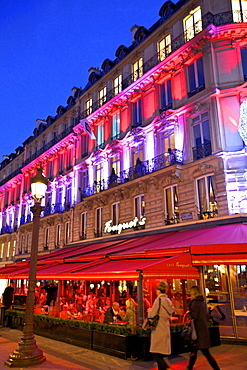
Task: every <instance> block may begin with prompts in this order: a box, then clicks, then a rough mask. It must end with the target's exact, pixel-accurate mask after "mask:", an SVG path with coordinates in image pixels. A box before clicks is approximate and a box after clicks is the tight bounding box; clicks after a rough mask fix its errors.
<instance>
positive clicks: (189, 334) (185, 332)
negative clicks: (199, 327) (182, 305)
mask: <svg viewBox="0 0 247 370" xmlns="http://www.w3.org/2000/svg"><path fill="white" fill-rule="evenodd" d="M188 312H189V311H187V312H186V313H185V314H184V317H183V322H182V324H183V327H182V331H181V334H180V335H181V337H182V338H183V339H184V340H186V341H195V340H197V334H196V329H195V324H194V320H193V319H191V320H190V321H189V322H185V320H186V316H187V313H188Z"/></svg>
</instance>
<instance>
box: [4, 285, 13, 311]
mask: <svg viewBox="0 0 247 370" xmlns="http://www.w3.org/2000/svg"><path fill="white" fill-rule="evenodd" d="M13 299H14V283H12V282H11V283H10V285H9V286H7V287H6V288H5V290H4V293H3V305H4V306H5V308H6V309H7V310H8V309H9V308H10V307H11V305H12V303H13Z"/></svg>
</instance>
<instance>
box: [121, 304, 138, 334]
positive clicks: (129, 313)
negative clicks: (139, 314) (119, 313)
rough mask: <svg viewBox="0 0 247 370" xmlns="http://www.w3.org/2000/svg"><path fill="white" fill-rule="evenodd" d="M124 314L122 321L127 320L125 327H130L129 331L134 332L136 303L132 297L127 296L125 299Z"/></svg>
mask: <svg viewBox="0 0 247 370" xmlns="http://www.w3.org/2000/svg"><path fill="white" fill-rule="evenodd" d="M125 305H126V314H125V316H124V321H128V325H127V327H129V328H130V329H131V333H132V334H135V333H136V304H135V301H134V299H133V298H129V299H127V300H126V301H125Z"/></svg>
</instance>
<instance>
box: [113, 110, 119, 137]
mask: <svg viewBox="0 0 247 370" xmlns="http://www.w3.org/2000/svg"><path fill="white" fill-rule="evenodd" d="M119 138H120V112H118V113H116V114H114V116H113V117H112V138H111V139H112V140H116V139H119Z"/></svg>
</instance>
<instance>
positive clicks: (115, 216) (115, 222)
mask: <svg viewBox="0 0 247 370" xmlns="http://www.w3.org/2000/svg"><path fill="white" fill-rule="evenodd" d="M118 224H119V202H117V203H113V204H112V225H118Z"/></svg>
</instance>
